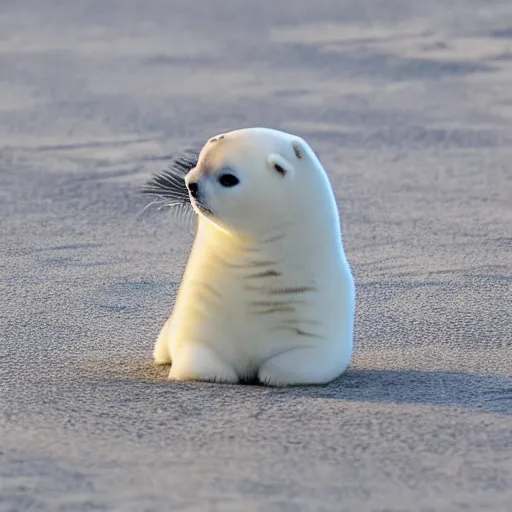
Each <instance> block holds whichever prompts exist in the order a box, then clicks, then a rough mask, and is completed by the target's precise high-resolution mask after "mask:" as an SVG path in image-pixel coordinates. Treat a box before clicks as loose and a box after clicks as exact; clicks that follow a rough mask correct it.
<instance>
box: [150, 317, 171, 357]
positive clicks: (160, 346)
mask: <svg viewBox="0 0 512 512" xmlns="http://www.w3.org/2000/svg"><path fill="white" fill-rule="evenodd" d="M170 320H171V319H170V317H169V319H168V320H167V322H165V324H164V326H163V327H162V330H161V331H160V334H159V335H158V338H157V340H156V343H155V348H154V349H153V359H154V360H155V363H156V364H170V363H171V351H170V343H169V336H168V331H169V323H170Z"/></svg>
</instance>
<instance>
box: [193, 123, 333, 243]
mask: <svg viewBox="0 0 512 512" xmlns="http://www.w3.org/2000/svg"><path fill="white" fill-rule="evenodd" d="M185 182H186V185H187V188H188V190H189V193H190V197H191V201H192V205H193V207H194V209H195V211H196V212H197V213H198V214H199V215H200V216H202V217H203V218H205V219H206V220H209V221H210V222H213V223H214V224H215V225H217V226H218V227H219V228H221V229H223V230H224V231H228V232H236V233H247V234H249V235H256V234H258V233H262V232H268V229H269V228H271V227H273V226H278V225H283V224H286V223H289V222H291V221H294V222H297V221H299V222H303V221H304V219H305V218H314V217H315V216H318V215H320V216H321V215H322V213H327V212H328V213H329V214H332V211H333V210H332V204H331V200H332V190H331V187H330V184H329V181H328V178H327V175H326V173H325V171H324V169H323V167H322V165H321V164H320V162H319V161H318V159H317V157H316V155H315V154H314V152H313V151H312V150H311V148H310V147H309V145H308V144H307V143H306V142H305V141H304V140H303V139H301V138H300V137H297V136H295V135H291V134H288V133H285V132H281V131H277V130H272V129H267V128H250V129H242V130H236V131H232V132H228V133H225V134H222V135H217V136H216V137H213V138H212V139H210V140H209V141H208V142H207V143H206V145H205V146H204V147H203V149H202V150H201V152H200V154H199V159H198V162H197V165H196V166H195V167H194V168H193V169H191V170H190V172H189V173H188V174H187V175H186V177H185ZM306 205H307V206H306ZM322 220H323V221H325V217H324V218H323V219H322Z"/></svg>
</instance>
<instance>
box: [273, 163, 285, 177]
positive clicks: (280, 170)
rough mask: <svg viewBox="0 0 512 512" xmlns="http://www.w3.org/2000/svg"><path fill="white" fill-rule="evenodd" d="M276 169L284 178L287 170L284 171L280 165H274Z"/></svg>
mask: <svg viewBox="0 0 512 512" xmlns="http://www.w3.org/2000/svg"><path fill="white" fill-rule="evenodd" d="M274 169H275V170H276V171H277V172H278V173H279V174H280V175H281V176H284V175H285V174H286V170H285V169H283V168H282V167H281V166H280V165H279V164H274Z"/></svg>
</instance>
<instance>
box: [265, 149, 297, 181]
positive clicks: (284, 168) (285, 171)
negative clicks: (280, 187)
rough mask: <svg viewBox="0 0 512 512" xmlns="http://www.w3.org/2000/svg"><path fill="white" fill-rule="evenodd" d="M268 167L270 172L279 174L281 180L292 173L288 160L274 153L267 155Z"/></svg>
mask: <svg viewBox="0 0 512 512" xmlns="http://www.w3.org/2000/svg"><path fill="white" fill-rule="evenodd" d="M268 165H269V167H270V169H271V170H273V171H274V172H275V173H277V174H279V175H280V176H281V177H282V178H285V177H289V176H291V175H292V173H293V166H291V165H290V163H289V162H288V160H286V159H285V158H283V157H282V156H281V155H278V154H276V153H272V154H270V155H269V157H268Z"/></svg>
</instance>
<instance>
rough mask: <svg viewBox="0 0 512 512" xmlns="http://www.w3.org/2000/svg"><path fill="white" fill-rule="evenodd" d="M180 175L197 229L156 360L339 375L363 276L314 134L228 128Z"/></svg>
mask: <svg viewBox="0 0 512 512" xmlns="http://www.w3.org/2000/svg"><path fill="white" fill-rule="evenodd" d="M160 179H161V178H160ZM179 179H180V178H179V175H178V174H175V175H172V176H171V174H167V178H165V179H164V180H163V182H165V181H166V180H167V181H168V182H169V184H170V187H171V188H172V183H171V182H172V181H173V180H174V181H175V180H178V181H179ZM182 179H183V180H184V183H183V185H184V186H183V188H185V186H186V188H187V189H188V194H189V197H190V201H191V203H192V207H193V209H194V210H195V212H196V213H197V215H198V225H197V232H196V237H195V241H194V244H193V247H192V252H191V254H190V257H189V259H188V262H187V265H186V268H185V273H184V277H183V281H182V283H181V286H180V289H179V292H178V296H177V299H176V303H175V306H174V310H173V312H172V314H171V316H170V318H169V319H168V320H167V322H166V323H165V324H164V326H163V328H162V330H161V332H160V335H159V337H158V339H157V341H156V345H155V348H154V359H155V362H156V363H157V364H169V363H171V365H172V366H171V370H170V373H169V378H170V379H173V380H203V381H212V382H224V383H237V382H241V381H242V382H244V381H253V380H256V379H258V380H259V381H260V382H261V383H263V384H267V385H272V386H289V385H307V384H322V383H327V382H330V381H331V380H333V379H335V378H336V377H338V376H339V375H341V374H342V373H343V372H344V371H345V370H346V368H347V367H348V365H349V363H350V359H351V356H352V344H353V328H354V309H355V290H354V281H353V278H352V273H351V270H350V267H349V264H348V262H347V258H346V256H345V252H344V250H343V245H342V238H341V228H340V219H339V214H338V209H337V206H336V202H335V199H334V194H333V191H332V188H331V185H330V182H329V179H328V177H327V174H326V172H325V170H324V168H323V166H322V164H321V163H320V161H319V160H318V158H317V157H316V155H315V153H314V152H313V150H312V149H311V148H310V147H309V145H308V144H307V143H306V142H305V141H304V140H303V139H301V138H300V137H297V136H295V135H291V134H288V133H284V132H281V131H277V130H272V129H266V128H250V129H242V130H235V131H231V132H227V133H224V134H222V135H217V136H216V137H214V138H212V139H210V140H209V141H208V143H207V144H206V145H205V146H204V147H203V149H202V150H201V152H200V153H199V155H198V158H197V163H196V165H195V166H194V167H192V168H191V169H190V170H189V171H188V172H187V173H186V175H185V176H182ZM155 184H156V185H158V181H155V179H154V180H153V185H155ZM164 185H165V183H164ZM161 186H162V182H161V183H160V188H162V187H161ZM164 188H165V187H164ZM153 193H156V191H155V187H153ZM175 195H176V196H179V195H180V193H179V192H178V193H176V194H175ZM181 195H183V194H181ZM170 197H173V195H172V194H170Z"/></svg>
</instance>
